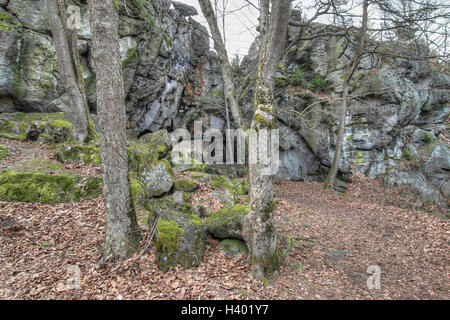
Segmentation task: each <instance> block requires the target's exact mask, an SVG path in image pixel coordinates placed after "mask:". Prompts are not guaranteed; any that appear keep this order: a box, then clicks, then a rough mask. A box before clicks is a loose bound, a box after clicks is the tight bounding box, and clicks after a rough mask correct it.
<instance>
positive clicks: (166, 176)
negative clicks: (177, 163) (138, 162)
mask: <svg viewBox="0 0 450 320" xmlns="http://www.w3.org/2000/svg"><path fill="white" fill-rule="evenodd" d="M139 180H140V181H141V182H142V183H143V184H144V186H145V191H146V194H147V195H148V196H151V197H160V196H163V195H164V194H166V193H168V192H169V191H170V189H172V186H173V172H172V167H171V166H170V163H169V161H167V160H166V159H163V160H160V161H157V162H156V163H154V164H150V165H148V166H147V167H146V168H145V169H144V170H143V171H142V173H141V174H140V175H139Z"/></svg>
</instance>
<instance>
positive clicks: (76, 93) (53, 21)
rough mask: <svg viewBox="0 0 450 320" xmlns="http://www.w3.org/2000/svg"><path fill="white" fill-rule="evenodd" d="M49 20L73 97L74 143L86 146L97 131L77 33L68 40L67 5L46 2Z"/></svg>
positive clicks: (61, 67)
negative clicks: (83, 143)
mask: <svg viewBox="0 0 450 320" xmlns="http://www.w3.org/2000/svg"><path fill="white" fill-rule="evenodd" d="M45 4H46V8H47V14H48V19H49V23H50V27H51V30H52V35H53V42H54V46H55V50H56V56H57V59H58V68H59V72H60V74H61V77H62V81H63V84H64V88H65V90H66V92H67V94H68V95H69V97H70V101H71V110H72V112H71V114H69V118H70V120H71V122H72V125H73V130H72V131H73V134H72V139H73V140H77V141H81V142H85V141H86V140H87V139H88V138H90V137H92V134H93V132H94V128H93V127H92V123H91V122H90V120H89V109H88V105H87V99H86V94H85V91H84V86H83V84H82V81H81V79H80V75H79V67H78V66H79V63H78V60H79V57H78V51H77V48H76V47H75V48H74V45H73V42H74V41H75V46H76V33H75V34H70V41H69V40H68V36H67V35H68V32H67V30H66V28H65V27H64V21H66V19H65V18H64V17H65V16H66V15H65V13H64V11H65V4H64V3H60V6H59V5H58V1H57V0H46V1H45Z"/></svg>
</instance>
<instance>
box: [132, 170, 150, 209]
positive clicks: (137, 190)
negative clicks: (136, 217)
mask: <svg viewBox="0 0 450 320" xmlns="http://www.w3.org/2000/svg"><path fill="white" fill-rule="evenodd" d="M130 190H131V199H132V201H133V203H134V204H135V205H137V206H143V205H144V204H145V203H146V201H147V195H146V193H145V187H144V185H143V184H142V182H141V181H140V180H139V179H138V178H137V176H136V174H135V173H134V172H130Z"/></svg>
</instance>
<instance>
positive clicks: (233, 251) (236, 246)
mask: <svg viewBox="0 0 450 320" xmlns="http://www.w3.org/2000/svg"><path fill="white" fill-rule="evenodd" d="M219 246H220V249H221V251H222V252H223V253H225V254H226V255H228V256H230V257H232V258H234V257H237V256H248V249H247V246H246V245H245V242H243V241H240V240H236V239H225V240H222V241H220V243H219Z"/></svg>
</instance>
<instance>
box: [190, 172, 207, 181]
mask: <svg viewBox="0 0 450 320" xmlns="http://www.w3.org/2000/svg"><path fill="white" fill-rule="evenodd" d="M191 177H192V178H194V179H203V178H205V174H204V173H201V172H200V173H199V172H194V173H191Z"/></svg>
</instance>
